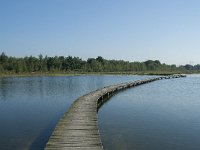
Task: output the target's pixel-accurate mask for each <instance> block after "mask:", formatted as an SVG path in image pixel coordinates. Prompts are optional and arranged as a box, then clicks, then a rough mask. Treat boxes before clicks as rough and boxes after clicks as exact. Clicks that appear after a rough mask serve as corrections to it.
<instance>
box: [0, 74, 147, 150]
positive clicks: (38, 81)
mask: <svg viewBox="0 0 200 150" xmlns="http://www.w3.org/2000/svg"><path fill="white" fill-rule="evenodd" d="M142 78H147V76H118V75H117V76H111V75H105V76H68V77H14V78H0V121H1V122H0V135H1V136H0V149H1V150H27V149H30V150H42V149H43V148H44V146H45V143H46V142H47V140H48V137H49V136H50V135H51V132H52V131H53V128H54V127H55V125H56V123H57V121H58V120H59V118H60V117H61V116H62V115H63V114H64V112H65V111H66V110H67V109H68V108H69V106H70V105H71V104H72V102H73V101H74V100H75V99H76V98H78V97H79V96H81V95H83V94H86V93H88V92H90V91H92V90H96V89H98V88H102V87H104V86H107V85H111V84H116V83H121V82H127V81H132V80H137V79H142ZM115 98H116V97H115ZM112 102H115V100H113V101H112ZM112 102H111V103H109V104H111V105H112ZM127 102H128V101H125V103H127ZM125 105H126V104H125ZM118 107H119V106H118ZM105 108H106V107H104V108H103V109H102V110H104V109H105ZM111 112H112V113H113V111H111ZM102 119H103V118H101V120H102ZM119 119H122V118H119ZM117 122H118V121H117ZM101 125H103V124H101ZM105 129H106V128H105ZM102 132H103V130H102ZM104 137H105V136H104Z"/></svg>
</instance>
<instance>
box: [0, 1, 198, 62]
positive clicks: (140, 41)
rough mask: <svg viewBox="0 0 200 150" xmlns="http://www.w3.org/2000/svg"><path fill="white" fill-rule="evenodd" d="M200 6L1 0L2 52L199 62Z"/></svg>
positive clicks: (189, 3)
mask: <svg viewBox="0 0 200 150" xmlns="http://www.w3.org/2000/svg"><path fill="white" fill-rule="evenodd" d="M199 8H200V1H199V0H0V52H1V51H4V52H5V53H6V54H7V55H12V56H17V57H20V56H27V55H28V56H29V55H33V56H37V55H38V54H43V55H48V56H54V55H64V56H68V55H72V56H79V57H81V58H83V59H87V58H89V57H97V56H103V57H104V58H107V59H123V60H129V61H145V60H148V59H159V60H160V61H161V62H163V63H168V64H177V65H180V64H186V63H190V64H197V63H200V58H199V56H200V9H199Z"/></svg>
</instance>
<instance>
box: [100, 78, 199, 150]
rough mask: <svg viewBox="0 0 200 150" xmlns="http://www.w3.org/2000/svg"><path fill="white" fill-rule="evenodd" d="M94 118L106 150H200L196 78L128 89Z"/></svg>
mask: <svg viewBox="0 0 200 150" xmlns="http://www.w3.org/2000/svg"><path fill="white" fill-rule="evenodd" d="M98 117H99V128H100V134H101V137H102V142H103V145H104V148H105V149H108V150H134V149H135V150H200V76H199V75H192V76H189V77H187V78H179V79H170V80H160V81H156V82H152V83H149V84H145V85H141V86H138V87H135V88H131V89H128V90H126V91H124V92H121V93H119V94H117V95H115V96H114V97H112V98H111V99H110V100H109V101H108V102H107V103H106V104H104V105H103V107H102V108H101V109H100V110H99V114H98Z"/></svg>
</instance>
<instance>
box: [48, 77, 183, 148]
mask: <svg viewBox="0 0 200 150" xmlns="http://www.w3.org/2000/svg"><path fill="white" fill-rule="evenodd" d="M180 77H185V76H184V75H172V76H165V77H156V78H150V79H144V80H139V81H134V82H128V83H122V84H117V85H111V86H108V87H104V88H102V89H99V90H96V91H93V92H91V93H89V94H86V95H84V96H82V97H80V98H78V99H77V100H76V101H75V102H74V103H73V104H72V106H71V107H70V108H69V110H68V112H66V113H65V114H64V116H63V117H62V118H61V119H60V121H59V122H58V124H57V125H56V127H55V129H54V131H53V133H52V135H51V137H50V138H49V141H48V143H47V144H46V147H45V150H103V146H102V143H101V138H100V134H99V130H98V120H97V109H98V108H99V107H101V105H102V104H103V103H104V102H105V100H106V98H108V97H110V96H112V95H113V94H114V93H116V92H118V91H121V90H123V89H126V88H130V87H134V86H137V85H141V84H145V83H148V82H153V81H156V80H161V79H170V78H180Z"/></svg>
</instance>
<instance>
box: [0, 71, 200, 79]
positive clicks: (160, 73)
mask: <svg viewBox="0 0 200 150" xmlns="http://www.w3.org/2000/svg"><path fill="white" fill-rule="evenodd" d="M174 74H198V73H184V72H159V71H158V72H58V73H53V72H46V73H43V72H32V73H3V74H0V78H4V77H40V76H47V77H48V76H50V77H51V76H87V75H152V76H158V75H160V76H168V75H174Z"/></svg>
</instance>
